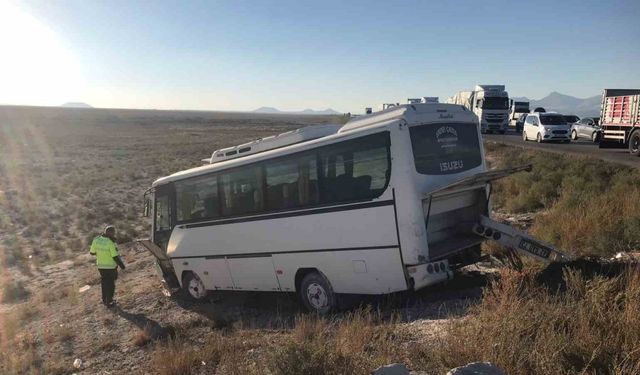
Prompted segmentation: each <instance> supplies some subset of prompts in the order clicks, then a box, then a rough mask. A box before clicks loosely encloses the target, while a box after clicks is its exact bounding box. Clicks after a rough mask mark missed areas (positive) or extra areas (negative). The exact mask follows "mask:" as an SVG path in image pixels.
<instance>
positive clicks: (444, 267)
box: [407, 260, 453, 290]
mask: <svg viewBox="0 0 640 375" xmlns="http://www.w3.org/2000/svg"><path fill="white" fill-rule="evenodd" d="M407 272H408V273H409V277H411V279H413V289H414V290H418V289H422V288H424V287H426V286H429V285H434V284H438V283H441V282H444V281H447V280H451V279H452V278H453V272H452V271H451V269H450V268H449V262H448V261H447V260H439V261H437V262H431V263H423V264H418V265H415V266H407Z"/></svg>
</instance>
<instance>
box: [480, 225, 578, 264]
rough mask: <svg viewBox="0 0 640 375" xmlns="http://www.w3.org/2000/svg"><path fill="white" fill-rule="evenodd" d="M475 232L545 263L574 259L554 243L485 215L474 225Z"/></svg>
mask: <svg viewBox="0 0 640 375" xmlns="http://www.w3.org/2000/svg"><path fill="white" fill-rule="evenodd" d="M473 232H474V233H475V234H477V235H479V236H482V237H484V238H487V239H490V240H493V241H496V242H497V243H499V244H501V245H502V246H505V247H507V248H509V249H512V250H515V251H517V252H518V253H519V254H522V255H526V256H529V257H532V258H534V259H537V260H539V261H542V262H545V263H551V262H566V261H569V260H571V259H572V258H571V257H570V256H568V255H567V254H564V253H563V252H561V251H559V250H558V249H556V248H555V247H553V245H551V244H548V243H546V242H542V241H540V240H538V239H536V238H534V237H532V236H530V235H528V234H527V233H525V232H523V231H520V230H518V229H515V228H513V227H512V226H510V225H507V224H503V223H499V222H497V221H495V220H492V219H490V218H488V217H486V216H484V215H482V216H480V222H479V223H478V224H476V225H475V226H474V227H473Z"/></svg>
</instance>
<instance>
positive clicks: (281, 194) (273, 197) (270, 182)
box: [265, 154, 318, 210]
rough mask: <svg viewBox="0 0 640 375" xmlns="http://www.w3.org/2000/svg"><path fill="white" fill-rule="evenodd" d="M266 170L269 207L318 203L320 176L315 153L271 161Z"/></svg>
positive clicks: (273, 208)
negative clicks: (318, 175)
mask: <svg viewBox="0 0 640 375" xmlns="http://www.w3.org/2000/svg"><path fill="white" fill-rule="evenodd" d="M265 171H266V181H267V209H268V210H281V209H286V208H294V207H300V206H306V205H309V204H315V203H317V195H318V188H317V184H318V177H317V170H316V159H315V154H313V155H308V156H299V155H295V157H290V159H280V160H274V161H269V162H267V164H266V167H265Z"/></svg>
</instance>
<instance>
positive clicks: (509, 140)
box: [483, 130, 640, 169]
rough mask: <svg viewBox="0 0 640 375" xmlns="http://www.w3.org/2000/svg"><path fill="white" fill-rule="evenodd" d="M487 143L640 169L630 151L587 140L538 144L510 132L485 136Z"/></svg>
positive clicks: (638, 160)
mask: <svg viewBox="0 0 640 375" xmlns="http://www.w3.org/2000/svg"><path fill="white" fill-rule="evenodd" d="M483 137H484V139H485V141H488V142H497V143H504V144H507V145H510V146H517V147H524V148H530V149H534V150H542V151H547V152H555V153H558V154H573V155H580V156H588V157H593V158H598V159H602V160H604V161H608V162H611V163H618V164H623V165H628V166H630V167H634V168H638V169H640V157H637V156H633V155H630V154H629V150H628V149H601V148H598V144H596V143H593V142H591V141H589V140H587V139H579V140H577V141H571V143H555V142H554V143H537V142H536V141H527V142H525V141H524V140H522V133H516V132H514V131H513V130H509V131H508V132H507V133H506V134H483Z"/></svg>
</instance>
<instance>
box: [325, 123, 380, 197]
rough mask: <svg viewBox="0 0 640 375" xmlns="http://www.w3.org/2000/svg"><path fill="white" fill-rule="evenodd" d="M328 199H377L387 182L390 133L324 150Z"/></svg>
mask: <svg viewBox="0 0 640 375" xmlns="http://www.w3.org/2000/svg"><path fill="white" fill-rule="evenodd" d="M320 160H321V162H322V172H323V174H322V186H321V196H322V201H323V202H324V203H338V202H347V201H354V200H366V199H373V198H376V197H377V196H379V195H380V194H382V192H383V191H384V189H385V188H386V186H387V183H388V180H389V176H390V170H391V164H390V161H389V134H388V133H386V132H385V133H378V134H373V135H369V136H366V137H362V138H357V139H353V140H349V141H345V142H341V143H336V144H334V145H331V146H327V147H324V148H322V149H321V150H320Z"/></svg>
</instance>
